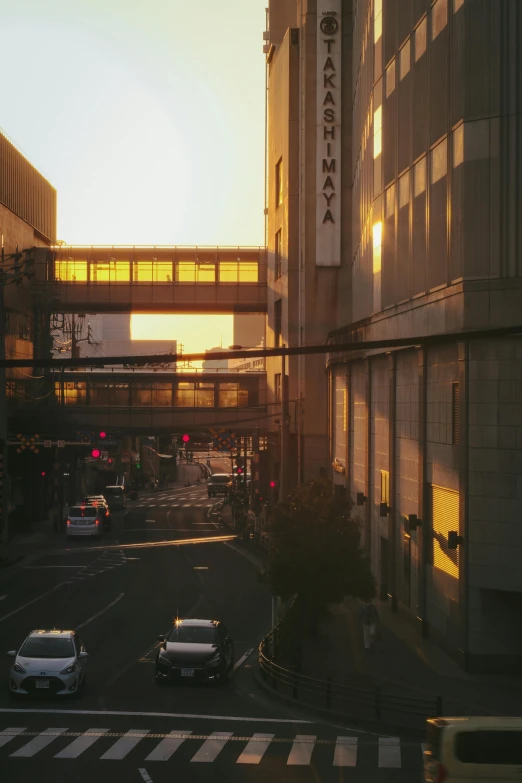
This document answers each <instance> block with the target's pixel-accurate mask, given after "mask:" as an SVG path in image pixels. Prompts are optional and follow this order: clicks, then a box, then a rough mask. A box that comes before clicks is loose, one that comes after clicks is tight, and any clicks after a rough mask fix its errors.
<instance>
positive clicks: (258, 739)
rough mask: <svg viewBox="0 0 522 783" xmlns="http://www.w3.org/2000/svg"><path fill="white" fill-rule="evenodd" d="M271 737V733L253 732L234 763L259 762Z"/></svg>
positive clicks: (272, 737)
mask: <svg viewBox="0 0 522 783" xmlns="http://www.w3.org/2000/svg"><path fill="white" fill-rule="evenodd" d="M273 739H274V735H273V734H257V733H256V734H253V735H252V739H251V740H250V741H249V742H248V743H247V746H246V748H245V749H244V751H243V753H242V754H241V755H240V757H239V758H238V760H237V762H236V763H237V764H259V762H260V761H261V759H262V758H263V756H264V755H265V753H266V751H267V750H268V746H269V745H270V742H271V741H272V740H273Z"/></svg>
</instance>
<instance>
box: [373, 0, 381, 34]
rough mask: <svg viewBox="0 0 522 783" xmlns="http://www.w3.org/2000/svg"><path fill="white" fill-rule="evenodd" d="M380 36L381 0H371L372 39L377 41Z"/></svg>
mask: <svg viewBox="0 0 522 783" xmlns="http://www.w3.org/2000/svg"><path fill="white" fill-rule="evenodd" d="M381 36H382V0H373V40H374V43H377V41H378V40H379V38H380V37H381Z"/></svg>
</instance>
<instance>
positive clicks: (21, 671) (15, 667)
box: [13, 663, 26, 674]
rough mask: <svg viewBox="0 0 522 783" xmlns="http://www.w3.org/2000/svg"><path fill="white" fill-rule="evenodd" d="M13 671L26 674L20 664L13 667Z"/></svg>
mask: <svg viewBox="0 0 522 783" xmlns="http://www.w3.org/2000/svg"><path fill="white" fill-rule="evenodd" d="M13 670H14V671H15V672H18V674H25V673H26V672H25V669H24V667H23V666H20V664H19V663H15V665H14V666H13Z"/></svg>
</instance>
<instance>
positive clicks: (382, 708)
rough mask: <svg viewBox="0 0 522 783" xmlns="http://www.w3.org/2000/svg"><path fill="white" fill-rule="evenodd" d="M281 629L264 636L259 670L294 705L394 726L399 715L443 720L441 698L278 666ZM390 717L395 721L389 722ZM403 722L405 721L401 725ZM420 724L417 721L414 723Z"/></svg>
mask: <svg viewBox="0 0 522 783" xmlns="http://www.w3.org/2000/svg"><path fill="white" fill-rule="evenodd" d="M279 632H280V629H279V626H276V627H275V629H274V630H273V631H271V632H270V633H269V634H267V635H266V636H265V638H264V639H263V640H262V642H261V644H260V645H259V668H260V671H261V675H262V677H263V679H264V680H265V682H267V683H268V684H269V685H271V687H272V688H273V690H274V691H279V692H282V693H283V694H284V695H286V696H287V697H289V698H292V699H293V700H295V701H298V702H300V703H303V704H306V705H307V706H311V707H314V706H315V707H319V708H323V709H327V710H332V711H335V712H337V713H342V714H343V715H344V716H345V717H347V718H351V719H355V720H357V719H363V720H371V721H377V722H381V721H382V722H388V723H389V722H394V721H393V715H395V716H396V715H397V713H399V714H401V715H403V716H404V715H406V716H408V717H409V718H414V720H415V719H418V718H422V719H426V718H428V717H430V718H433V717H440V716H441V715H442V697H441V696H436V697H435V698H433V699H418V698H415V697H410V696H399V695H394V694H391V693H386V692H383V690H382V688H381V686H379V685H376V686H375V688H373V689H372V690H369V689H363V688H353V687H351V686H347V685H341V684H340V683H336V682H334V681H333V680H332V678H331V677H327V678H326V679H325V680H320V679H316V678H314V677H308V676H306V675H304V674H300V673H299V672H297V671H293V670H291V669H285V668H284V667H283V666H280V665H279V664H278V663H276V660H275V655H276V650H277V646H278V634H279ZM390 714H392V719H391V720H390ZM401 722H402V721H401ZM415 723H418V720H415Z"/></svg>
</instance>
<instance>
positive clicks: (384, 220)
mask: <svg viewBox="0 0 522 783" xmlns="http://www.w3.org/2000/svg"><path fill="white" fill-rule="evenodd" d="M276 6H277V8H276ZM332 11H335V13H334V14H333V16H334V19H336V20H337V21H338V22H340V24H338V25H337V26H338V29H339V30H340V36H341V41H342V52H341V56H340V61H341V77H342V82H341V83H342V87H341V101H340V116H341V120H340V126H336V129H335V132H336V133H340V138H341V163H340V166H338V167H337V171H336V175H337V176H338V177H339V179H340V182H339V181H334V186H335V193H336V199H338V198H340V200H341V205H340V216H341V224H342V225H341V231H340V234H341V241H340V258H339V263H338V265H337V266H336V267H333V268H332V267H330V268H328V267H327V268H325V267H323V266H318V261H319V260H320V259H319V257H318V255H319V254H318V249H317V248H318V242H317V241H316V239H317V235H318V221H317V218H316V199H317V196H318V191H319V190H320V188H321V187H323V189H324V185H325V182H322V183H321V182H319V184H318V181H317V175H316V171H321V169H320V164H321V162H322V160H321V154H320V152H319V148H318V145H317V133H318V129H320V123H319V121H318V119H317V118H318V114H317V110H318V105H319V101H322V103H321V105H322V106H323V108H324V107H325V104H324V100H325V94H324V92H321V90H320V86H321V83H320V79H319V77H320V71H319V70H318V67H319V66H318V63H319V65H320V62H319V57H320V56H324V54H323V55H322V54H321V48H320V44H319V43H318V35H319V34H320V31H321V32H322V27H321V22H322V20H323V17H324V15H325V14H326V16H328V17H329V16H332V13H331V12H332ZM285 14H286V16H285ZM270 19H271V21H270V28H271V29H270V43H271V44H272V47H271V48H270V50H269V51H268V53H267V57H268V59H269V65H268V68H269V80H268V107H269V122H268V174H269V176H268V181H269V197H270V198H269V200H268V243H269V250H270V254H269V259H270V262H269V280H270V288H271V290H272V294H271V299H270V300H269V316H268V339H269V343H268V345H275V344H277V332H278V329H279V324H281V327H280V333H281V336H280V338H279V339H280V340H281V341H282V342H285V343H287V344H290V345H299V344H300V345H303V344H304V345H305V344H307V343H314V342H321V340H324V339H328V340H329V343H330V344H331V353H330V354H329V355H328V360H327V379H326V378H325V376H324V363H321V361H320V360H316V359H313V361H312V362H311V361H310V360H309V357H306V358H305V359H302V360H297V359H296V360H292V361H290V363H289V387H290V393H289V396H290V398H293V397H294V396H298V398H299V399H300V401H301V402H302V415H301V420H300V422H298V426H297V431H298V432H299V437H300V442H301V448H302V460H301V463H300V464H301V466H304V469H303V467H302V468H301V474H300V478H301V479H303V478H309V477H312V476H313V475H317V473H318V469H319V468H320V467H321V465H322V464H326V463H328V472H329V473H330V475H331V476H332V477H333V481H334V484H335V486H336V491H338V492H340V493H341V494H343V493H347V494H349V496H350V497H351V499H352V500H353V502H354V514H355V515H356V516H357V517H358V518H359V520H360V523H361V530H362V534H363V539H364V542H365V546H366V549H367V552H368V554H369V555H370V557H371V562H372V569H373V572H374V574H375V577H376V580H377V584H378V589H379V592H380V595H381V597H382V598H389V600H391V602H392V605H393V607H394V608H395V609H397V610H399V611H401V612H403V613H404V614H405V615H406V616H408V617H410V618H411V620H412V622H414V623H415V624H417V625H418V629H419V633H423V634H429V635H430V636H431V637H432V638H434V639H436V640H438V641H439V642H440V644H441V645H443V646H444V647H445V648H446V649H447V650H448V651H449V652H450V653H451V654H452V655H453V656H454V657H455V658H456V659H457V660H459V661H460V662H461V663H462V665H463V666H464V667H466V668H467V669H468V670H470V671H506V670H509V669H517V667H518V668H519V667H520V663H521V662H522V630H521V626H520V622H519V619H518V618H520V616H522V567H521V565H520V564H521V563H522V528H521V527H520V525H519V524H518V520H519V518H520V517H521V515H522V479H521V478H520V467H521V464H522V435H521V434H520V433H521V432H522V339H521V338H519V337H499V336H498V337H497V336H495V335H494V330H495V329H497V328H501V327H505V326H513V327H516V326H519V325H520V326H521V327H522V283H521V277H522V252H521V234H520V226H521V225H522V200H521V193H522V188H521V185H522V166H521V158H520V147H521V143H522V138H521V129H520V121H519V117H520V112H521V108H522V73H521V72H520V69H517V68H515V67H514V65H513V64H514V63H516V62H517V51H518V50H519V48H520V45H521V43H522V28H521V24H520V20H521V17H520V8H519V3H518V2H517V0H506V1H505V2H498V3H497V2H481V0H399V1H398V2H397V1H396V0H353V2H349V1H348V0H343V2H341V3H340V4H338V5H336V4H335V3H330V4H329V5H328V6H327V7H326V6H325V7H324V8H323V5H322V3H321V0H313V1H312V0H309V2H307V1H306V0H301V2H297V0H296V2H294V3H292V2H287V3H273V7H272V6H271V8H270ZM276 21H277V24H276ZM335 26H336V25H335V24H333V23H332V24H330V27H329V28H328V29H327V33H328V34H330V33H331V30H332V29H334V28H335ZM272 27H273V28H274V34H273V35H272ZM330 37H332V36H330ZM321 62H323V63H324V65H323V68H324V67H327V71H326V73H327V74H328V73H330V71H331V66H332V64H333V66H334V67H335V66H336V61H335V59H333V62H332V63H328V61H327V60H323V61H321ZM334 97H335V96H334ZM326 106H327V108H331V106H330V105H326ZM328 117H332V115H331V114H329V115H328ZM332 124H333V123H332ZM323 131H324V128H323ZM279 160H283V162H284V161H285V160H287V161H288V162H287V167H286V169H285V168H284V167H283V172H284V175H283V198H282V201H281V203H280V205H279V206H276V204H275V203H272V204H271V203H270V199H273V198H274V194H275V190H274V189H275V187H276V185H275V183H276V182H277V172H276V168H275V167H276V165H277V162H278V161H279ZM323 165H324V164H323ZM327 165H328V166H331V161H330V162H329V163H327ZM321 173H322V172H321ZM325 173H328V172H325ZM334 202H335V200H334ZM335 217H336V214H334V218H335ZM319 228H320V227H319ZM279 230H281V231H282V235H281V238H280V240H277V239H276V236H277V232H278V231H279ZM278 247H280V248H282V250H281V252H280V255H281V267H280V269H281V271H282V272H283V274H281V275H280V276H279V277H278V276H277V274H276V271H277V270H278V258H277V249H278ZM278 299H280V300H282V307H281V306H280V305H277V300H278ZM279 307H280V312H281V315H280V313H279V311H278V308H279ZM476 329H489V330H492V333H491V336H490V337H488V338H487V339H482V340H477V339H459V338H458V334H459V333H462V334H464V333H465V332H468V331H470V330H476ZM302 330H304V333H303V331H302ZM521 331H522V329H521ZM328 332H329V334H328ZM445 334H446V335H447V334H452V335H453V334H455V338H454V339H453V340H452V341H449V342H448V341H446V342H443V341H441V342H440V344H436V345H430V346H429V347H422V346H421V345H420V344H419V343H420V342H421V341H422V338H424V337H426V336H430V335H445ZM390 338H404V339H410V338H411V345H410V346H407V347H404V348H401V349H400V350H399V349H398V350H391V351H390V350H388V351H385V350H382V351H379V350H377V349H376V350H372V351H358V352H353V351H350V352H349V353H345V354H343V353H341V352H339V351H336V349H335V345H336V344H338V343H346V342H354V341H362V340H380V339H390ZM270 340H271V342H270ZM267 366H268V370H269V383H272V384H274V385H275V382H274V381H273V380H270V373H272V378H274V375H275V372H276V368H275V367H272V368H270V362H268V363H267ZM312 368H313V369H312ZM326 410H329V415H328V417H327V416H326ZM312 418H313V419H314V421H311V420H310V419H312ZM321 432H323V433H326V442H327V443H328V444H329V445H328V453H327V454H326V455H325V454H324V451H323V444H324V442H325V439H324V438H321ZM319 444H320V445H319ZM292 457H293V455H292V454H290V459H292Z"/></svg>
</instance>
